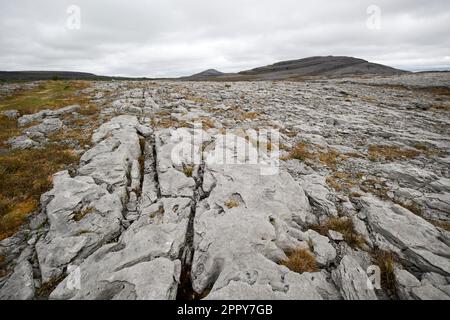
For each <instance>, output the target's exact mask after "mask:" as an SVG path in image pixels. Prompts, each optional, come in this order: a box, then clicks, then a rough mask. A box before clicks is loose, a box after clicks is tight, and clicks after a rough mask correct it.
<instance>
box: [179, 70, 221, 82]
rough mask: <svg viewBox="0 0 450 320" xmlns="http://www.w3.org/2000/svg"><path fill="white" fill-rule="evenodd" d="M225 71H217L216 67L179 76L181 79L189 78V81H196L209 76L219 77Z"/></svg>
mask: <svg viewBox="0 0 450 320" xmlns="http://www.w3.org/2000/svg"><path fill="white" fill-rule="evenodd" d="M224 75H225V73H223V72H220V71H217V70H216V69H208V70H205V71H202V72H200V73H196V74H194V75H192V76H189V77H181V78H180V79H181V80H190V81H197V80H208V79H210V78H215V77H220V76H224Z"/></svg>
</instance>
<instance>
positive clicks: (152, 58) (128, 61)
mask: <svg viewBox="0 0 450 320" xmlns="http://www.w3.org/2000/svg"><path fill="white" fill-rule="evenodd" d="M71 5H76V6H77V7H78V8H79V9H80V15H79V16H78V15H77V11H76V10H75V11H70V10H69V13H68V8H69V7H70V6H71ZM371 5H376V6H377V7H378V8H379V9H380V15H378V11H377V10H376V7H373V6H372V7H370V6H371ZM369 7H370V10H369V13H368V11H367V10H368V8H369ZM374 8H375V9H374ZM78 17H80V19H78ZM378 17H380V19H378ZM78 21H79V22H80V24H79V25H78ZM78 26H79V28H78ZM449 34H450V1H449V0H396V1H392V0H391V1H388V0H370V1H365V0H362V1H354V0H334V1H325V0H315V1H300V0H276V1H275V0H272V1H268V0H226V1H225V0H223V1H220V0H127V1H124V0H120V1H119V0H117V1H116V0H90V1H89V0H69V1H66V0H38V1H36V0H0V70H72V71H85V72H93V73H97V74H103V75H123V76H154V77H156V76H180V75H188V74H192V73H196V72H199V71H203V70H204V69H209V68H216V69H218V70H220V71H224V72H235V71H242V70H245V69H249V68H253V67H257V66H262V65H267V64H271V63H274V62H277V61H281V60H289V59H298V58H303V57H308V56H316V55H348V56H354V57H359V58H363V59H366V60H369V61H372V62H377V63H382V64H386V65H390V66H393V67H397V68H403V69H408V70H419V69H431V68H444V69H450V36H449Z"/></svg>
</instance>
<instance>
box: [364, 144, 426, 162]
mask: <svg viewBox="0 0 450 320" xmlns="http://www.w3.org/2000/svg"><path fill="white" fill-rule="evenodd" d="M420 155H421V152H420V151H418V150H414V149H402V148H399V147H396V146H379V145H371V146H369V159H370V160H371V161H394V160H401V159H413V158H416V157H418V156H420Z"/></svg>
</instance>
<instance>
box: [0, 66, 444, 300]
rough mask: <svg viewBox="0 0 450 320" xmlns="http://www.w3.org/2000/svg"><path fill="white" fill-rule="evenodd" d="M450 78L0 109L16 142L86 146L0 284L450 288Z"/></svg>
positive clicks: (215, 292)
mask: <svg viewBox="0 0 450 320" xmlns="http://www.w3.org/2000/svg"><path fill="white" fill-rule="evenodd" d="M449 83H450V75H449V74H448V73H433V74H420V75H404V76H396V77H383V78H376V79H362V78H354V79H350V78H348V79H343V80H342V79H341V80H315V81H303V82H230V83H223V82H176V81H173V82H171V81H161V82H91V83H90V85H89V87H88V88H85V89H82V90H81V89H80V91H79V94H80V95H82V96H84V97H88V98H89V99H88V100H89V103H90V104H93V105H95V106H96V109H95V114H93V113H94V112H92V113H86V112H84V113H83V112H82V110H84V109H83V108H84V106H83V105H66V106H63V107H62V108H58V109H54V108H50V109H49V110H41V111H39V112H37V113H33V114H22V113H21V112H19V111H14V110H8V111H4V114H3V116H4V117H8V118H9V119H16V121H17V125H18V128H20V129H19V130H18V132H17V134H15V135H14V136H13V137H11V138H10V139H8V142H7V149H8V150H30V151H31V150H35V149H39V148H44V147H45V146H46V145H47V144H49V143H50V142H52V143H55V141H57V143H61V144H65V145H69V146H70V148H71V150H73V152H74V153H75V154H77V155H79V157H80V159H79V161H78V160H77V161H76V163H75V164H72V165H70V166H67V168H66V170H64V171H61V172H58V173H56V174H55V175H54V176H53V180H52V181H53V184H52V189H51V190H49V191H48V192H46V193H44V194H42V196H41V197H40V204H39V208H38V210H36V211H35V212H34V213H33V214H31V215H30V216H29V219H28V220H27V222H26V223H24V224H23V226H22V227H21V228H20V229H19V230H18V232H16V233H15V234H14V235H12V236H10V237H8V238H5V239H4V240H2V241H0V265H1V266H2V270H3V272H2V273H0V276H1V278H0V299H46V298H50V299H177V298H178V299H450V233H449V230H450V172H449V168H450V154H449V152H450V136H449V133H450V117H449V115H450V113H449V111H450V101H449V99H448V97H449V92H450V89H449ZM22 85H23V86H28V87H27V88H22V89H20V88H18V86H19V87H20V85H9V84H4V85H2V89H1V90H0V92H2V94H4V95H5V96H8V95H11V94H14V92H15V91H16V90H29V89H30V88H32V87H33V84H22ZM83 120H84V121H83ZM195 123H197V124H198V123H201V124H202V128H201V129H199V128H197V127H196V128H194V124H195ZM74 126H75V127H76V128H78V129H80V128H81V130H82V132H84V135H85V138H86V139H89V138H90V140H91V141H89V142H85V143H80V140H76V139H75V140H74V139H71V138H73V137H66V136H65V133H66V132H68V130H74ZM77 126H78V127H77ZM76 128H75V129H76ZM263 128H266V129H273V130H277V131H278V132H279V143H278V142H277V139H276V134H273V135H269V137H268V138H267V139H261V138H260V139H258V138H257V137H258V136H257V133H258V130H261V129H263ZM91 132H92V137H90V135H91ZM259 132H260V133H261V131H259ZM55 135H56V136H63V137H65V138H64V139H56V140H55V139H54V136H55ZM52 137H53V138H52ZM258 141H259V143H258ZM261 146H263V148H262V147H261ZM2 152H6V151H2ZM174 154H175V155H176V156H174ZM222 155H225V158H222ZM252 155H254V156H255V157H256V159H257V161H252V159H255V157H253V158H252ZM278 159H279V160H278ZM221 160H222V161H221ZM223 160H225V161H223ZM274 166H275V167H276V168H277V169H278V170H276V171H275V172H270V170H269V172H267V169H273V168H274ZM30 183H32V182H30ZM378 270H379V271H380V274H379V275H380V277H379V278H380V286H379V287H378V285H377V281H376V280H377V275H378ZM369 278H370V279H375V280H374V281H375V288H374V287H373V286H371V285H370V283H372V282H371V281H368V279H369ZM368 282H369V284H368Z"/></svg>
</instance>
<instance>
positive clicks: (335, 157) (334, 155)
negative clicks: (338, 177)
mask: <svg viewBox="0 0 450 320" xmlns="http://www.w3.org/2000/svg"><path fill="white" fill-rule="evenodd" d="M318 156H319V161H320V162H322V164H323V165H325V166H327V167H329V168H332V169H335V168H336V166H337V164H338V163H339V161H340V160H341V154H340V153H339V152H337V151H336V150H329V151H328V152H319V154H318Z"/></svg>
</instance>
